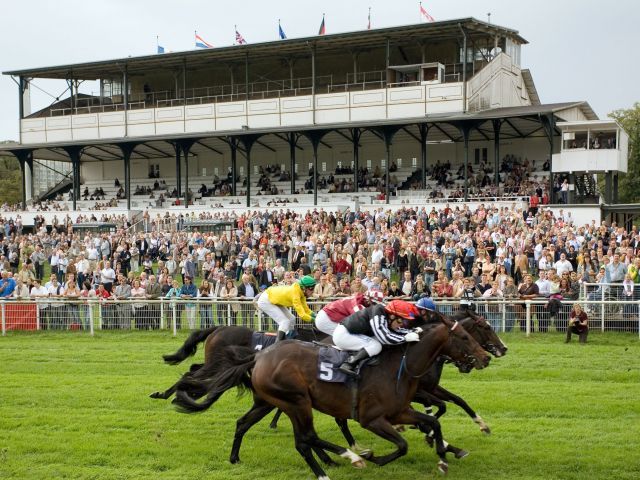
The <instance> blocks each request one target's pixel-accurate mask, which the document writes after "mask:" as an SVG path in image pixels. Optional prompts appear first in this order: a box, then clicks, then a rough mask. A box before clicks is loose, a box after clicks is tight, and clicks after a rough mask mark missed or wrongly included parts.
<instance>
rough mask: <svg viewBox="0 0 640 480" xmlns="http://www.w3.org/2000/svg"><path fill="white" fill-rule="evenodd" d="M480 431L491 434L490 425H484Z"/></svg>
mask: <svg viewBox="0 0 640 480" xmlns="http://www.w3.org/2000/svg"><path fill="white" fill-rule="evenodd" d="M480 431H481V432H482V433H484V434H485V435H491V429H490V428H489V427H488V426H487V427H484V428H481V429H480Z"/></svg>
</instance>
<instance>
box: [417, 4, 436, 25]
mask: <svg viewBox="0 0 640 480" xmlns="http://www.w3.org/2000/svg"><path fill="white" fill-rule="evenodd" d="M420 15H422V17H423V18H424V19H425V20H426V21H427V22H435V21H436V20H435V18H433V17H432V16H431V15H429V13H428V12H427V11H426V10H425V9H424V7H423V6H422V2H420Z"/></svg>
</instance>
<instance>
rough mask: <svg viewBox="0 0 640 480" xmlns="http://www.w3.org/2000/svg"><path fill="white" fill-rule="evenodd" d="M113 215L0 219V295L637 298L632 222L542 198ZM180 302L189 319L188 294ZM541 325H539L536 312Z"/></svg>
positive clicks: (242, 307) (638, 239)
mask: <svg viewBox="0 0 640 480" xmlns="http://www.w3.org/2000/svg"><path fill="white" fill-rule="evenodd" d="M94 218H96V217H95V216H92V217H90V219H94ZM106 218H109V217H108V216H106V215H105V216H103V218H102V219H103V220H104V219H106ZM194 218H199V219H215V220H227V221H230V222H232V224H233V225H234V228H233V230H232V231H230V232H227V233H226V234H214V233H207V232H198V231H195V232H186V231H184V230H183V229H182V226H183V225H184V221H185V220H187V219H194ZM77 220H78V219H77ZM117 220H119V221H121V223H120V224H119V228H118V229H117V230H116V231H115V232H113V233H101V234H98V233H76V232H73V231H72V230H71V229H70V228H69V222H70V218H69V217H68V216H67V217H66V218H65V219H64V221H61V222H58V224H56V225H54V224H52V225H45V224H44V222H41V223H40V224H39V225H38V227H37V229H36V232H35V233H32V234H25V233H22V229H21V227H19V222H18V221H16V220H8V219H6V218H5V219H2V220H0V240H1V243H0V247H1V249H2V250H1V252H0V253H1V254H2V255H1V257H0V271H2V275H3V280H2V281H1V282H0V296H2V297H9V296H14V297H15V296H19V297H21V298H23V297H29V296H35V297H38V296H42V295H45V296H47V297H55V296H58V297H65V296H71V297H75V296H76V295H79V296H98V297H100V298H102V299H108V298H117V299H125V298H134V299H135V298H137V297H138V296H139V297H140V298H141V302H142V296H143V293H142V292H143V290H144V291H145V292H146V293H144V295H145V298H146V299H149V298H161V297H168V298H171V299H174V300H175V298H177V297H182V298H186V299H188V298H193V297H205V298H207V299H210V300H212V301H213V300H215V299H219V298H227V299H228V298H242V297H243V294H242V292H243V291H244V292H245V294H244V295H247V294H246V292H250V294H251V295H250V297H253V296H255V295H256V294H258V293H259V292H260V291H261V290H263V289H265V288H267V287H268V286H270V285H273V284H275V283H291V282H293V281H295V280H296V278H299V277H301V276H303V275H309V274H310V275H313V276H315V277H316V279H317V281H318V286H317V288H316V291H315V294H314V296H315V297H316V298H317V299H321V300H324V299H327V298H332V297H339V296H346V295H351V294H353V293H356V292H364V291H367V290H380V291H382V292H383V294H384V295H385V296H388V297H402V298H409V299H413V298H416V297H419V296H422V295H427V296H432V297H434V298H436V299H438V298H453V299H461V298H462V297H463V296H465V295H468V294H469V292H471V295H472V296H473V297H477V298H484V299H505V298H506V299H528V298H544V299H546V300H548V304H547V305H545V306H544V308H545V309H547V310H548V314H549V316H550V317H551V318H553V314H554V312H555V313H556V314H557V311H558V310H559V309H560V308H561V307H560V306H559V305H558V303H559V302H558V303H554V300H555V301H559V300H563V299H565V300H573V299H576V298H578V295H579V293H580V285H581V283H584V282H588V283H598V282H599V283H603V284H604V283H614V284H619V292H618V293H619V295H620V298H622V295H626V297H627V298H632V299H636V298H637V292H638V283H639V282H640V276H639V274H638V271H639V269H640V234H639V233H638V231H637V229H636V228H635V227H634V228H633V229H632V230H631V231H625V230H624V229H623V228H622V227H619V226H617V225H615V224H613V225H606V224H604V223H603V224H601V225H599V224H597V223H596V222H595V221H594V222H591V223H590V224H588V225H582V226H578V225H575V224H574V222H573V221H572V218H571V215H570V214H569V213H568V212H562V211H560V213H559V214H558V215H554V214H553V213H552V212H551V210H549V209H544V208H532V209H529V210H526V209H525V210H522V209H520V208H515V206H514V208H504V207H501V208H497V207H493V206H491V205H480V206H478V208H476V209H473V210H472V209H471V208H470V207H469V206H468V205H466V204H465V205H463V204H454V205H452V206H450V205H448V204H447V205H445V206H443V207H442V208H440V209H435V208H433V209H427V208H424V207H423V208H419V209H413V208H406V207H402V208H400V209H398V210H396V211H391V210H385V209H383V208H379V209H378V210H376V211H375V212H371V213H367V212H354V211H350V210H347V211H346V212H344V213H334V212H331V211H325V210H323V209H317V210H313V211H308V212H307V213H306V214H297V213H294V212H292V211H287V210H284V209H282V210H280V211H279V212H271V213H268V212H266V211H265V212H261V211H253V212H249V213H243V214H236V213H235V212H233V211H232V210H231V209H224V210H218V211H215V212H213V213H212V212H202V213H201V214H200V215H198V216H195V215H194V213H193V212H192V213H191V214H190V215H183V214H179V215H178V216H176V215H175V214H169V212H167V213H166V214H165V215H164V216H160V215H158V216H157V217H156V218H151V217H150V216H149V215H148V214H146V215H145V222H146V223H145V224H146V226H147V229H148V233H133V232H129V230H127V229H126V228H125V227H126V226H127V223H126V219H122V218H120V219H117ZM45 266H48V268H45ZM45 270H50V271H51V277H50V278H49V277H48V278H45V277H44V272H45ZM187 279H189V280H187ZM42 282H44V284H43V283H42ZM150 285H151V286H152V287H151V288H153V290H154V292H155V293H154V294H153V296H148V295H150V294H149V293H148V292H147V290H148V289H149V288H150ZM243 286H244V287H243ZM43 289H46V294H45V293H44V290H43ZM194 290H195V293H194ZM69 292H71V293H69ZM134 292H137V294H135V293H134ZM465 292H467V293H466V294H465ZM180 305H181V307H180V308H182V309H184V311H186V312H187V322H188V325H189V327H193V326H194V325H195V324H194V322H195V318H196V317H195V315H196V314H195V308H196V304H195V303H188V302H187V303H180ZM236 306H237V309H236V308H235V307H234V310H233V312H234V313H233V314H234V315H241V316H242V319H243V321H245V322H249V321H250V319H251V318H252V312H253V310H252V308H253V306H252V303H251V302H245V303H242V302H239V303H238V304H237V305H236ZM514 308H515V307H514ZM536 308H542V307H536ZM554 309H555V310H554ZM209 310H211V309H209ZM209 310H208V311H209ZM487 313H491V312H490V311H488V312H487ZM512 313H513V314H514V315H513V319H514V321H515V320H517V319H518V318H520V319H522V317H521V312H520V313H519V312H517V311H516V310H512ZM114 315H115V314H114ZM202 315H205V320H204V322H205V323H207V322H210V321H212V320H213V318H214V317H215V318H219V316H217V315H208V314H207V313H202V312H201V322H202V321H203V320H202ZM519 315H520V317H519ZM109 318H111V317H109ZM113 318H114V319H115V318H117V316H113ZM114 321H115V320H114ZM545 322H546V321H545ZM154 325H157V322H156V323H154ZM510 326H511V327H512V326H513V325H510ZM539 329H540V330H541V331H545V330H546V329H548V323H543V322H542V321H539Z"/></svg>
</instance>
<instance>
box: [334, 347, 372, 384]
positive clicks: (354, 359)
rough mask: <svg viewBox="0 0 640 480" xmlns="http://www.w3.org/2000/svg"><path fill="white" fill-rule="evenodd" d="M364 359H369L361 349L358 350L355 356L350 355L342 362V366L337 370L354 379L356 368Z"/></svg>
mask: <svg viewBox="0 0 640 480" xmlns="http://www.w3.org/2000/svg"><path fill="white" fill-rule="evenodd" d="M366 358H369V354H368V353H367V351H366V350H365V349H364V348H363V349H362V350H360V351H359V352H358V353H356V354H355V355H351V356H350V357H349V358H348V359H347V361H346V362H344V363H343V364H342V365H340V367H339V368H338V370H340V371H341V372H343V373H346V374H347V375H351V376H352V377H355V376H356V367H357V365H358V363H360V362H361V361H362V360H364V359H366Z"/></svg>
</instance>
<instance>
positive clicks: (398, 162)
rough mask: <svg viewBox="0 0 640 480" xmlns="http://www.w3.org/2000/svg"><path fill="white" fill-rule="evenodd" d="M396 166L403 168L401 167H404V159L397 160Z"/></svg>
mask: <svg viewBox="0 0 640 480" xmlns="http://www.w3.org/2000/svg"><path fill="white" fill-rule="evenodd" d="M396 165H397V166H398V167H401V166H402V159H401V158H397V159H396Z"/></svg>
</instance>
